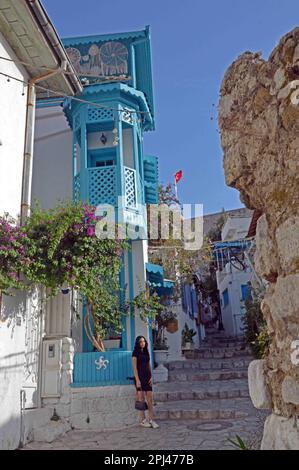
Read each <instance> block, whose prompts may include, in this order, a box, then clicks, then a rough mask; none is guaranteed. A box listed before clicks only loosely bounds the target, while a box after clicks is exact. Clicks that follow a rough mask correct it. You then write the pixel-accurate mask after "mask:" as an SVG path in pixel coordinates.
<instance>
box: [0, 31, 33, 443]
mask: <svg viewBox="0 0 299 470" xmlns="http://www.w3.org/2000/svg"><path fill="white" fill-rule="evenodd" d="M0 56H3V57H7V58H10V59H13V60H14V59H16V56H15V54H14V53H13V51H12V50H11V49H10V47H9V45H8V43H7V42H6V40H5V39H4V37H3V36H2V34H1V33H0ZM0 71H1V72H4V73H7V74H9V75H11V76H14V77H16V78H18V79H20V80H25V81H26V80H27V79H28V75H27V74H26V71H25V70H24V69H23V67H20V66H17V65H15V64H14V63H13V62H8V61H4V60H1V61H0ZM23 92H24V95H22V93H23ZM26 98H27V89H26V88H25V90H24V89H23V85H22V83H20V82H17V81H15V80H10V82H7V79H6V78H5V77H3V76H2V75H0V103H1V107H0V141H1V145H0V216H1V215H3V213H4V212H9V213H10V215H12V216H13V217H17V216H18V215H19V214H20V208H21V191H22V172H23V153H24V137H25V119H26ZM24 302H25V298H24V294H22V293H19V294H18V295H17V296H15V297H7V296H3V299H2V308H1V314H0V449H1V448H4V449H14V448H16V447H17V446H18V444H19V440H20V424H21V423H20V390H21V387H22V381H23V372H24V354H25V315H24V305H25V304H24Z"/></svg>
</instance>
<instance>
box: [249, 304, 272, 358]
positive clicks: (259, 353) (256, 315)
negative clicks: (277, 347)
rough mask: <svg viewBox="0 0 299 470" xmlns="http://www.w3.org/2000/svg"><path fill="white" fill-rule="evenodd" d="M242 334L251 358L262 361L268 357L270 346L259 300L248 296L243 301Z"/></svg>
mask: <svg viewBox="0 0 299 470" xmlns="http://www.w3.org/2000/svg"><path fill="white" fill-rule="evenodd" d="M245 308H246V313H245V317H244V320H243V322H244V333H245V338H246V341H247V343H248V344H249V346H250V349H251V351H252V354H253V356H254V357H255V358H256V359H262V358H264V357H266V356H267V355H268V352H269V347H270V344H271V337H270V335H269V332H268V329H267V324H266V321H265V319H264V317H263V314H262V311H261V299H260V298H259V297H253V296H252V295H249V296H248V297H247V299H246V300H245Z"/></svg>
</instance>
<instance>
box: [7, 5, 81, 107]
mask: <svg viewBox="0 0 299 470" xmlns="http://www.w3.org/2000/svg"><path fill="white" fill-rule="evenodd" d="M0 30H1V33H2V34H3V36H4V37H5V39H6V40H7V42H8V43H9V45H10V47H11V48H12V49H13V51H14V53H15V54H16V56H17V58H18V60H19V61H21V62H25V63H26V64H28V65H24V68H25V69H26V71H27V73H28V75H29V77H30V78H37V77H39V76H41V75H43V74H45V73H46V72H47V71H50V70H48V69H58V68H59V67H61V66H62V64H63V62H65V64H66V72H67V73H66V74H64V73H62V72H61V73H59V74H57V75H54V76H52V77H49V78H48V79H45V80H43V81H42V82H41V85H42V86H43V87H45V88H48V89H52V90H54V91H56V92H57V93H61V94H62V95H63V94H67V95H74V94H76V93H78V92H80V91H82V86H81V83H80V81H79V79H78V77H77V74H76V72H75V70H74V68H73V65H72V64H71V62H70V60H69V59H68V57H67V55H66V53H65V50H64V47H63V44H62V42H61V40H60V38H59V36H58V34H57V32H56V30H55V28H54V26H53V24H52V22H51V20H50V18H49V16H48V15H47V12H46V11H45V9H44V7H43V6H42V4H41V2H40V1H39V0H18V1H17V2H16V1H15V0H1V2H0ZM37 96H38V97H39V98H42V97H45V96H47V92H45V91H42V90H41V89H39V88H38V87H37Z"/></svg>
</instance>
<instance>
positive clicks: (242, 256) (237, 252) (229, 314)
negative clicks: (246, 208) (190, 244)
mask: <svg viewBox="0 0 299 470" xmlns="http://www.w3.org/2000/svg"><path fill="white" fill-rule="evenodd" d="M250 222H251V217H229V218H228V219H227V221H226V223H225V225H224V226H223V229H222V242H218V243H215V244H214V253H215V258H216V262H217V271H216V279H217V287H218V290H219V296H220V306H221V314H222V323H223V327H224V331H225V333H226V335H227V336H239V335H242V334H243V329H244V323H243V318H244V314H245V299H246V297H247V295H248V294H249V285H248V283H251V281H252V279H253V276H254V274H253V271H252V267H251V265H250V263H249V262H248V258H247V256H246V250H247V249H248V248H249V247H250V244H251V241H250V240H247V239H246V236H247V233H248V229H249V226H250Z"/></svg>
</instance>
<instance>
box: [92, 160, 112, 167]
mask: <svg viewBox="0 0 299 470" xmlns="http://www.w3.org/2000/svg"><path fill="white" fill-rule="evenodd" d="M112 165H114V161H113V160H102V161H101V160H100V161H96V167H99V166H112Z"/></svg>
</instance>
